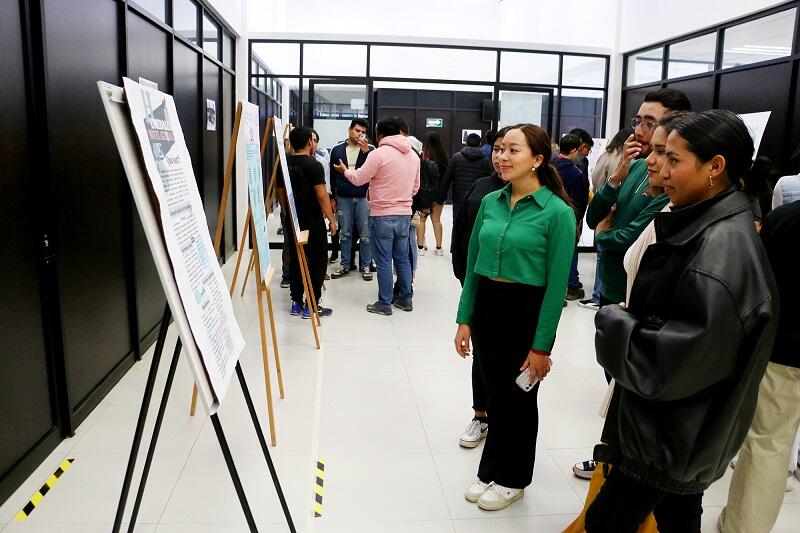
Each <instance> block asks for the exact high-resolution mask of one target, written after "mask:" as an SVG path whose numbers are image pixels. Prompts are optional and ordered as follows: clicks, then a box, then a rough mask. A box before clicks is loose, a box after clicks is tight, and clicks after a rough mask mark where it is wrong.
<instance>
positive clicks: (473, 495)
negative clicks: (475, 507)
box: [464, 479, 489, 503]
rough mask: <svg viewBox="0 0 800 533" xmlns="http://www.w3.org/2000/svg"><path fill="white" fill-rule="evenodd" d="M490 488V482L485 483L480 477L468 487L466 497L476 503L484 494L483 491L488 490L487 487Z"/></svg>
mask: <svg viewBox="0 0 800 533" xmlns="http://www.w3.org/2000/svg"><path fill="white" fill-rule="evenodd" d="M488 488H489V484H488V483H484V482H483V481H481V480H480V479H479V480H477V481H476V482H475V483H473V484H472V485H470V486H469V487H467V492H465V493H464V498H465V499H466V500H467V501H468V502H472V503H475V502H477V501H478V499H479V498H480V497H481V496H483V493H484V492H486V489H488Z"/></svg>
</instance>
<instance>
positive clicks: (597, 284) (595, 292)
mask: <svg viewBox="0 0 800 533" xmlns="http://www.w3.org/2000/svg"><path fill="white" fill-rule="evenodd" d="M595 248H596V249H597V266H595V268H594V289H592V301H593V302H594V303H596V304H598V305H600V291H601V290H602V288H603V282H602V280H601V279H600V258H601V257H603V247H602V246H600V245H599V244H595Z"/></svg>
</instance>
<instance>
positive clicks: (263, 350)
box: [256, 268, 277, 446]
mask: <svg viewBox="0 0 800 533" xmlns="http://www.w3.org/2000/svg"><path fill="white" fill-rule="evenodd" d="M260 270H261V269H260V268H259V271H258V272H256V281H257V284H258V287H257V289H256V294H257V296H258V321H259V322H258V326H259V328H258V329H259V330H260V331H261V358H262V360H263V364H264V385H265V387H266V391H267V414H268V415H269V434H270V440H271V441H272V445H273V446H275V445H276V444H277V438H276V435H275V415H274V413H273V410H272V379H271V378H270V375H269V351H268V350H267V331H266V329H265V328H266V324H264V302H263V300H262V299H261V285H262V283H261V272H260Z"/></svg>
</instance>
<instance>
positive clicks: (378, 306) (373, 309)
mask: <svg viewBox="0 0 800 533" xmlns="http://www.w3.org/2000/svg"><path fill="white" fill-rule="evenodd" d="M367 311H368V312H370V313H375V314H376V315H385V316H389V315H391V314H392V308H391V307H390V306H388V305H383V304H382V303H380V302H375V303H374V304H367Z"/></svg>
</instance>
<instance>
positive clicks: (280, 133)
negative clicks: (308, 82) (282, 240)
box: [272, 117, 300, 238]
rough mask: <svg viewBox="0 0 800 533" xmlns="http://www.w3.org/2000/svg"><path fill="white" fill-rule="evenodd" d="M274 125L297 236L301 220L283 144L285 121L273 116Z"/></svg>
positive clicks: (290, 211)
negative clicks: (298, 215)
mask: <svg viewBox="0 0 800 533" xmlns="http://www.w3.org/2000/svg"><path fill="white" fill-rule="evenodd" d="M272 124H273V126H274V132H275V140H276V142H277V144H278V156H279V158H280V162H281V172H283V185H284V187H286V198H287V200H288V202H289V213H290V214H291V217H292V226H293V227H294V235H295V238H298V237H299V236H300V220H299V219H298V218H297V206H296V205H295V203H294V191H293V190H292V180H291V178H290V177H289V165H288V164H287V163H286V147H285V146H284V145H283V123H282V122H281V119H280V118H278V117H272Z"/></svg>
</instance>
